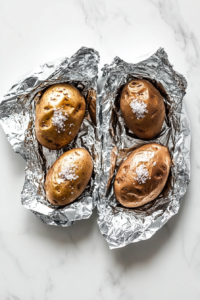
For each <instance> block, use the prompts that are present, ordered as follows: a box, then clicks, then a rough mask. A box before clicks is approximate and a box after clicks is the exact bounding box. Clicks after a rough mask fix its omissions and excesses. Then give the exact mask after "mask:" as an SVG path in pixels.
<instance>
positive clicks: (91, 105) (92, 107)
mask: <svg viewBox="0 0 200 300" xmlns="http://www.w3.org/2000/svg"><path fill="white" fill-rule="evenodd" d="M96 99H97V92H96V91H95V90H93V89H90V90H89V92H88V95H87V102H88V111H89V114H90V117H91V120H92V123H93V124H94V125H95V126H96V125H97V120H96Z"/></svg>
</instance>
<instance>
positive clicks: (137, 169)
mask: <svg viewBox="0 0 200 300" xmlns="http://www.w3.org/2000/svg"><path fill="white" fill-rule="evenodd" d="M170 167H171V158H170V155H169V151H168V149H167V148H166V147H163V146H161V145H158V144H147V145H145V146H142V147H140V148H138V149H136V150H134V151H133V152H132V153H131V154H130V155H129V156H128V158H127V159H126V160H125V161H124V162H123V163H122V164H121V166H120V168H119V170H118V172H117V175H116V178H115V181H114V191H115V196H116V198H117V200H118V201H119V202H120V203H121V204H122V205H123V206H125V207H138V206H142V205H144V204H146V203H147V202H150V201H152V200H154V199H155V198H156V197H157V196H158V195H159V194H160V193H161V191H162V190H163V188H164V186H165V184H166V181H167V178H168V175H169V171H170Z"/></svg>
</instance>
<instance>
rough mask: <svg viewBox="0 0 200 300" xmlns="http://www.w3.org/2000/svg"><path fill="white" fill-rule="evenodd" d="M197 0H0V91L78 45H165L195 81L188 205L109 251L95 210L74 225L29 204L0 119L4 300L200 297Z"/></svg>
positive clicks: (132, 49) (133, 56)
mask: <svg viewBox="0 0 200 300" xmlns="http://www.w3.org/2000/svg"><path fill="white" fill-rule="evenodd" d="M199 12H200V2H199V1H198V0H191V1H187V0H141V1H136V0H124V1H119V0H107V1H106V0H74V1H73V0H68V1H63V0H57V1H53V0H48V1H47V0H43V1H39V0H35V1H25V0H18V1H15V0H7V1H3V0H1V1H0V24H1V26H0V38H1V47H0V57H1V68H0V94H1V95H2V94H4V93H5V92H6V91H7V90H8V89H9V88H10V87H11V85H12V84H13V83H14V82H15V81H16V80H18V79H19V77H21V76H23V75H24V74H26V73H28V72H29V71H30V70H32V69H33V68H35V67H36V66H37V65H38V64H40V63H44V62H47V61H50V60H53V59H55V58H58V57H62V56H71V55H72V54H73V53H74V52H75V51H77V50H78V49H79V48H80V47H81V46H88V47H93V48H95V49H96V50H98V51H99V52H100V55H101V66H103V64H105V63H110V62H111V61H112V59H113V58H114V57H115V56H116V55H117V56H119V57H121V58H122V59H124V60H126V61H128V62H135V61H136V60H140V59H141V60H142V59H143V57H144V56H145V55H146V54H148V53H151V52H152V51H154V50H156V49H157V48H159V47H160V46H162V47H164V48H165V50H166V51H167V53H168V55H169V59H170V62H171V63H172V64H173V65H174V66H175V69H176V70H177V71H178V72H180V73H182V74H183V75H184V76H185V77H186V79H187V81H188V89H187V95H186V96H185V104H186V108H187V111H188V115H189V117H190V120H191V127H192V133H193V135H192V146H191V171H192V172H191V183H190V186H189V188H188V191H187V194H186V195H185V197H184V198H183V200H182V205H181V209H180V211H179V213H178V215H176V216H175V217H173V218H172V219H171V220H170V221H169V222H168V223H167V225H165V226H164V227H163V228H162V229H161V230H159V231H158V232H157V233H156V234H155V235H154V236H153V237H152V238H151V239H150V240H147V241H144V242H140V243H137V244H132V245H129V246H127V247H125V248H121V249H116V250H112V251H111V250H109V248H108V245H107V244H106V241H105V240H104V238H103V237H102V236H101V234H100V232H99V229H98V226H97V223H96V219H97V215H96V212H94V214H93V216H92V217H91V218H90V219H89V220H84V221H78V222H77V223H76V224H75V225H74V226H72V227H69V228H59V227H51V226H47V225H45V224H43V223H41V222H40V221H39V220H38V219H37V218H36V217H35V216H34V215H33V214H32V213H31V212H30V211H28V210H26V209H25V208H23V207H22V205H21V201H20V193H21V190H22V186H23V182H24V168H25V161H23V159H22V158H21V157H20V156H19V155H17V154H15V153H14V152H13V150H12V148H11V146H10V145H9V143H8V141H7V139H6V136H5V134H4V132H3V130H2V128H0V144H1V147H0V161H1V168H0V179H1V180H0V189H1V210H0V266H1V267H0V300H55V299H59V300H65V299H69V300H79V299H86V300H101V299H102V300H107V299H109V300H117V299H120V300H132V299H133V300H146V299H148V300H158V299H159V300H160V299H162V300H169V299H172V300H178V299H181V300H188V299H190V300H199V299H200V285H199V282H200V196H199V195H200V190H199V186H200V155H199V153H200V124H199V123H200V96H199V80H200V33H199V27H200V18H199Z"/></svg>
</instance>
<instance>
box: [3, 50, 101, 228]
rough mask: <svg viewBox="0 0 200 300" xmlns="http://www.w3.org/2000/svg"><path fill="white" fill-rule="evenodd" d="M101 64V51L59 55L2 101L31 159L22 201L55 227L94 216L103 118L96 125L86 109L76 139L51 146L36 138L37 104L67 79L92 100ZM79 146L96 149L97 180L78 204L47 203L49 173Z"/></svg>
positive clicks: (10, 133) (9, 131)
mask: <svg viewBox="0 0 200 300" xmlns="http://www.w3.org/2000/svg"><path fill="white" fill-rule="evenodd" d="M98 62H99V54H98V52H96V51H95V50H93V49H90V48H84V47H82V48H81V49H80V50H79V51H78V52H76V53H75V54H74V55H73V56H72V57H71V58H70V59H68V58H63V59H58V60H56V61H53V62H49V63H46V64H44V65H42V66H39V67H38V68H37V69H35V70H34V71H33V72H32V73H31V74H29V75H28V76H27V77H25V78H23V79H22V80H20V81H19V82H17V83H16V84H15V85H14V86H13V87H12V88H11V89H10V91H9V92H8V93H7V94H6V95H5V96H4V97H3V99H1V104H0V122H1V125H2V127H3V129H4V131H5V133H6V136H7V138H8V140H9V142H10V144H11V146H12V147H13V149H14V151H15V152H17V153H20V154H21V155H22V156H23V158H24V159H25V160H26V161H27V165H26V170H25V183H24V187H23V190H22V194H21V200H22V204H23V206H24V207H26V208H27V209H30V210H31V211H32V212H33V213H34V214H36V216H37V217H38V218H39V219H41V220H42V221H43V222H44V223H46V224H49V225H56V226H63V227H64V226H70V225H72V224H73V223H74V222H75V221H76V220H81V219H87V218H89V217H90V215H91V214H92V210H93V208H94V207H95V205H96V201H97V198H98V187H99V166H100V155H101V153H100V148H101V145H100V132H99V122H98V121H97V126H96V127H95V126H94V125H93V123H92V121H91V118H90V115H89V113H88V110H87V109H86V113H85V118H84V120H83V123H82V125H81V128H80V130H79V133H78V135H77V136H76V138H75V139H74V140H73V141H72V142H71V143H70V144H69V145H67V146H66V147H64V148H63V149H61V150H58V151H57V150H49V149H47V148H44V147H42V146H41V145H40V144H39V143H38V141H37V139H36V136H35V128H34V123H35V121H34V120H35V102H37V100H38V99H39V97H41V95H42V93H43V91H44V90H45V89H46V88H47V87H49V86H51V85H52V84H56V83H61V82H62V83H69V84H72V85H74V86H75V87H77V88H78V89H79V91H80V92H81V94H82V95H83V96H84V97H85V99H86V97H87V94H88V92H89V91H90V90H91V89H92V90H94V91H96V89H97V74H98ZM73 148H85V149H86V150H88V151H89V152H90V154H91V156H92V158H93V161H94V172H93V175H92V178H91V180H90V182H89V184H88V186H87V187H86V189H85V191H84V192H83V193H82V194H81V195H80V196H79V198H78V199H77V200H76V201H75V202H73V203H72V204H70V205H67V206H64V207H57V206H53V205H51V204H50V203H49V202H48V201H47V199H46V195H45V190H44V183H45V177H46V174H47V171H48V169H49V168H50V167H51V165H52V164H53V163H54V162H55V160H56V159H57V158H58V157H59V156H60V155H61V154H63V153H64V152H65V151H67V150H69V149H73Z"/></svg>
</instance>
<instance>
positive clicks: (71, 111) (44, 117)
mask: <svg viewBox="0 0 200 300" xmlns="http://www.w3.org/2000/svg"><path fill="white" fill-rule="evenodd" d="M85 109H86V104H85V99H84V97H83V96H82V95H81V94H80V92H79V91H78V90H77V89H76V88H75V87H74V86H72V85H70V84H66V83H59V84H55V85H52V86H51V87H49V88H48V89H47V90H46V91H45V92H44V94H43V96H42V97H41V99H40V100H39V101H38V102H37V104H36V118H35V131H36V137H37V139H38V141H39V142H40V144H42V146H44V147H46V148H49V149H53V150H57V149H60V148H62V147H64V146H66V145H67V144H69V143H70V142H71V141H72V140H73V139H74V138H75V137H76V135H77V133H78V131H79V129H80V126H81V123H82V121H83V118H84V115H85Z"/></svg>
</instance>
